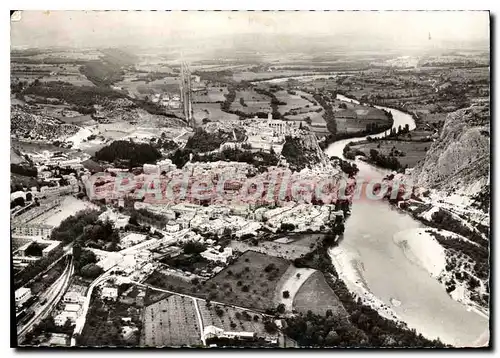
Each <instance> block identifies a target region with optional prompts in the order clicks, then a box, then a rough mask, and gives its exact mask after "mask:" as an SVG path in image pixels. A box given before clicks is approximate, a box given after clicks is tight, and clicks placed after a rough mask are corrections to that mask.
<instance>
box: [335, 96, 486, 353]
mask: <svg viewBox="0 0 500 358" xmlns="http://www.w3.org/2000/svg"><path fill="white" fill-rule="evenodd" d="M337 99H340V100H343V101H353V102H357V101H355V100H351V99H349V98H347V97H345V96H343V95H337ZM357 103H359V102H357ZM377 108H380V109H385V110H387V111H390V112H392V115H393V119H394V123H393V128H397V127H398V126H402V127H404V126H405V125H406V124H408V125H409V126H410V130H413V129H415V121H414V120H413V118H412V116H411V115H409V114H407V113H404V112H402V111H399V110H396V109H392V108H387V107H382V106H377ZM384 136H385V132H384V133H380V134H378V135H372V136H371V137H384ZM365 139H366V137H359V138H352V139H346V140H340V141H338V142H334V143H332V144H330V146H328V148H327V149H326V153H327V154H328V156H338V157H340V158H342V157H343V149H344V147H345V145H346V144H347V143H349V142H358V141H362V140H365ZM356 165H357V166H358V168H359V173H358V178H359V177H360V178H363V179H365V180H371V179H376V180H380V179H382V178H383V177H384V176H385V175H387V174H388V173H390V171H389V170H386V169H381V168H375V167H374V166H372V165H370V164H368V163H366V162H364V161H361V160H356ZM422 227H425V226H424V225H422V224H421V223H420V222H418V221H416V220H415V219H413V218H412V217H411V216H410V215H408V214H405V213H403V212H401V211H399V210H397V209H395V208H393V207H392V206H390V205H389V204H388V203H387V202H385V201H373V200H363V199H359V200H355V201H353V204H352V210H351V216H350V217H349V218H348V219H347V221H346V224H345V233H344V237H343V240H342V241H341V242H340V243H339V245H338V246H337V247H335V248H333V249H331V250H330V256H331V258H332V261H333V263H334V265H335V267H336V269H337V271H338V272H339V274H340V275H341V277H342V278H343V279H344V281H346V285H347V286H348V288H349V289H350V290H351V291H353V292H357V293H358V294H360V292H361V293H363V292H364V293H366V292H368V295H370V294H372V295H373V296H372V297H374V299H375V300H376V301H378V302H379V303H380V301H381V302H382V303H383V304H385V305H386V306H389V307H390V309H392V311H393V312H394V313H395V314H396V315H397V316H398V317H399V318H400V319H402V320H403V321H404V322H406V323H407V324H408V326H409V328H414V329H416V331H417V332H419V333H422V334H423V335H424V336H426V337H428V338H438V337H439V338H440V339H441V341H443V342H444V343H447V344H452V345H455V346H474V345H476V344H477V343H478V342H479V341H480V340H484V337H485V335H487V332H488V329H489V326H488V319H486V318H484V317H482V316H480V315H478V314H477V313H475V312H473V311H470V310H468V308H467V307H466V306H465V305H462V304H461V303H458V302H456V301H454V300H453V299H452V298H451V297H450V296H449V295H448V294H447V293H446V291H445V288H444V287H443V286H442V285H441V284H440V283H439V282H438V281H437V280H436V279H435V278H433V277H431V276H430V275H429V273H428V272H427V271H426V270H425V269H423V268H422V267H421V266H419V265H417V264H415V263H414V262H412V261H410V259H409V257H411V255H413V253H412V252H410V251H409V250H408V248H407V246H405V245H404V244H403V245H402V244H401V243H399V244H397V243H396V242H395V241H394V240H393V238H394V236H395V235H396V234H397V233H400V232H401V231H403V230H407V229H412V228H422ZM424 254H425V252H424ZM391 301H392V302H398V301H399V302H401V304H400V305H398V306H395V305H393V304H391Z"/></svg>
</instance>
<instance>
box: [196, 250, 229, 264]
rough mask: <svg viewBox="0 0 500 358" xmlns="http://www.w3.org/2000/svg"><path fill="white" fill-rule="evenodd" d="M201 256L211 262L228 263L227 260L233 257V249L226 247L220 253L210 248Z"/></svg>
mask: <svg viewBox="0 0 500 358" xmlns="http://www.w3.org/2000/svg"><path fill="white" fill-rule="evenodd" d="M200 255H201V256H202V257H204V258H206V259H207V260H210V261H221V262H224V263H226V262H227V260H228V259H229V258H230V257H231V256H232V255H233V249H232V248H230V247H226V248H225V249H224V251H222V252H219V251H218V250H216V249H214V248H209V249H207V250H205V251H203V252H202V253H201V254H200Z"/></svg>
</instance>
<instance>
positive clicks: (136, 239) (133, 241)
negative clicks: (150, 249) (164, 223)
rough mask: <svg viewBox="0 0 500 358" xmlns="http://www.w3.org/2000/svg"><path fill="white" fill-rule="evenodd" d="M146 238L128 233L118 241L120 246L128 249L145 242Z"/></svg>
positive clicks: (142, 235)
mask: <svg viewBox="0 0 500 358" xmlns="http://www.w3.org/2000/svg"><path fill="white" fill-rule="evenodd" d="M146 238H147V236H146V235H144V234H137V233H130V234H128V235H127V236H125V237H123V238H122V239H120V246H122V247H130V246H133V245H137V244H139V243H141V242H143V241H144V240H146Z"/></svg>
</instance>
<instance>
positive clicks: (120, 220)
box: [99, 209, 130, 229]
mask: <svg viewBox="0 0 500 358" xmlns="http://www.w3.org/2000/svg"><path fill="white" fill-rule="evenodd" d="M129 219H130V216H127V215H123V214H120V213H117V212H115V211H113V210H111V209H108V210H106V211H105V212H103V213H102V214H101V215H99V220H101V221H103V222H104V221H106V220H109V221H111V222H113V226H114V227H115V228H116V229H118V228H122V227H125V226H126V225H127V224H128V220H129Z"/></svg>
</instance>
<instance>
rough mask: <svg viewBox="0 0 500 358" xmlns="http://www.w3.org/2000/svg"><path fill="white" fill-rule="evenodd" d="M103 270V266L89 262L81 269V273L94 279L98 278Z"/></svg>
mask: <svg viewBox="0 0 500 358" xmlns="http://www.w3.org/2000/svg"><path fill="white" fill-rule="evenodd" d="M103 272H104V270H103V269H102V267H100V266H97V265H96V264H87V265H85V266H83V267H82V269H81V270H80V274H81V275H82V277H86V278H92V279H94V278H97V277H98V276H100V275H101V274H102V273H103Z"/></svg>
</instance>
